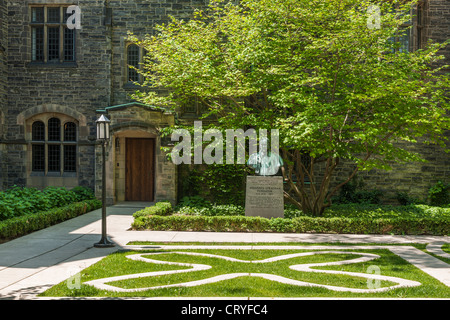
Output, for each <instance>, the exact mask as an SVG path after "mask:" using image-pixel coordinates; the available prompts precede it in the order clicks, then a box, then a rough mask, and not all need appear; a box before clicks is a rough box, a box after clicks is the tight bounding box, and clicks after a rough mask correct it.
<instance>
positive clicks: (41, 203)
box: [0, 186, 95, 221]
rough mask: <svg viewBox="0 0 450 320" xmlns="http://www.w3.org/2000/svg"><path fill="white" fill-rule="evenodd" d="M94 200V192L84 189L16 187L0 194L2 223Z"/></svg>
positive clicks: (0, 219) (0, 218) (0, 217)
mask: <svg viewBox="0 0 450 320" xmlns="http://www.w3.org/2000/svg"><path fill="white" fill-rule="evenodd" d="M93 199H95V195H94V193H93V191H92V190H90V189H88V188H84V187H75V188H73V189H71V190H68V189H66V188H64V187H47V188H45V189H43V190H39V189H36V188H25V187H18V186H14V187H12V188H9V189H7V190H5V191H2V192H0V221H2V220H6V219H10V218H13V217H18V216H22V215H27V214H33V213H36V212H39V211H46V210H49V209H52V208H56V207H63V206H66V205H69V204H71V203H74V202H79V201H83V200H93Z"/></svg>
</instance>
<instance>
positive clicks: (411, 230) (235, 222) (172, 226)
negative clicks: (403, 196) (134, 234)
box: [131, 214, 450, 235]
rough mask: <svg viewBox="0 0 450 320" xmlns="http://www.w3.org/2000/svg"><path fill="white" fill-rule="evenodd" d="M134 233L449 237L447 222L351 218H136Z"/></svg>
mask: <svg viewBox="0 0 450 320" xmlns="http://www.w3.org/2000/svg"><path fill="white" fill-rule="evenodd" d="M131 227H132V229H133V230H155V231H156V230H157V231H217V232H219V231H221V232H223V231H225V232H226V231H231V232H282V233H283V232H292V233H339V234H400V235H449V233H450V232H449V230H450V221H449V219H447V218H436V217H433V218H431V217H430V218H427V217H424V218H410V217H396V218H378V219H372V218H354V217H351V218H348V217H332V218H324V217H306V216H305V217H296V218H292V219H287V218H271V219H268V218H262V217H246V216H189V215H179V214H174V215H170V216H161V215H142V216H137V217H135V220H134V222H133V223H132V225H131Z"/></svg>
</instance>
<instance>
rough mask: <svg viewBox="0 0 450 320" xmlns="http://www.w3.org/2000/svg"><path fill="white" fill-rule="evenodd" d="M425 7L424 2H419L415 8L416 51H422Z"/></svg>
mask: <svg viewBox="0 0 450 320" xmlns="http://www.w3.org/2000/svg"><path fill="white" fill-rule="evenodd" d="M425 6H426V3H425V1H419V2H418V3H417V7H416V26H415V27H416V28H415V29H416V45H415V49H416V50H419V49H422V48H423V47H424V44H425V41H424V40H425Z"/></svg>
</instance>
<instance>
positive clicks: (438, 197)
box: [428, 181, 450, 206]
mask: <svg viewBox="0 0 450 320" xmlns="http://www.w3.org/2000/svg"><path fill="white" fill-rule="evenodd" d="M428 201H429V203H430V205H432V206H445V205H450V184H445V183H443V182H442V181H438V182H437V183H436V184H435V185H434V186H432V187H431V188H430V189H429V191H428Z"/></svg>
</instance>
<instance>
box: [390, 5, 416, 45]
mask: <svg viewBox="0 0 450 320" xmlns="http://www.w3.org/2000/svg"><path fill="white" fill-rule="evenodd" d="M397 8H398V7H397V6H396V7H395V8H394V9H397ZM405 13H406V12H405ZM408 13H409V14H410V15H411V19H410V20H409V21H407V22H405V23H403V24H402V25H401V26H400V28H399V31H401V30H402V29H404V30H406V35H398V36H395V37H393V38H391V39H392V40H393V41H395V42H402V39H406V40H407V41H408V44H407V45H406V46H403V44H402V47H400V48H398V49H393V53H394V52H395V53H396V52H405V53H410V52H412V51H413V49H414V47H413V13H414V8H413V6H411V7H410V8H409V12H408ZM399 14H400V15H401V14H402V13H399Z"/></svg>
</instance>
